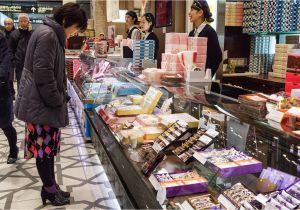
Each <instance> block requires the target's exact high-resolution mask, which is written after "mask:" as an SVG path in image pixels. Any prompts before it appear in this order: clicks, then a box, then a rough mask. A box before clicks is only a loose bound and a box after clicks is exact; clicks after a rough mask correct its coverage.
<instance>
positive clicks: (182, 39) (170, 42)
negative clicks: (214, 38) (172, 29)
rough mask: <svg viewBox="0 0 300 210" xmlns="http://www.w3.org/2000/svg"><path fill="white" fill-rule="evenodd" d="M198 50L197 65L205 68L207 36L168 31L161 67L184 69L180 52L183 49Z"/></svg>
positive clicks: (174, 69)
mask: <svg viewBox="0 0 300 210" xmlns="http://www.w3.org/2000/svg"><path fill="white" fill-rule="evenodd" d="M187 50H188V51H196V52H197V58H196V63H195V65H196V66H197V67H199V68H201V69H203V68H205V64H206V55H207V38H205V37H188V34H186V33H167V34H166V46H165V53H163V54H162V63H161V68H162V69H165V70H169V71H179V72H181V71H184V67H183V66H182V64H181V63H180V60H179V58H178V53H179V52H181V51H187Z"/></svg>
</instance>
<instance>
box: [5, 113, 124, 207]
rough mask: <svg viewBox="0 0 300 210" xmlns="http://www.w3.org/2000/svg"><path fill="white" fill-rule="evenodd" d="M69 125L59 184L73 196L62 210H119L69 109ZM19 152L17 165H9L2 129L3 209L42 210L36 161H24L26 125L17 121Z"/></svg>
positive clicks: (64, 135)
mask: <svg viewBox="0 0 300 210" xmlns="http://www.w3.org/2000/svg"><path fill="white" fill-rule="evenodd" d="M69 119H70V125H69V126H68V127H66V128H64V129H62V142H61V153H60V155H59V156H58V157H57V158H56V162H55V170H56V172H57V173H56V175H57V181H58V184H59V185H61V186H62V189H63V190H67V191H69V192H71V204H70V205H67V206H63V207H59V209H120V207H119V204H118V202H117V199H116V198H115V195H114V193H113V191H112V189H111V186H110V184H109V182H108V179H107V176H106V174H105V172H104V170H103V167H102V166H101V163H100V161H99V158H98V156H97V154H96V152H95V150H94V149H93V145H91V144H88V143H85V142H84V141H83V138H82V134H81V132H80V130H79V128H78V124H77V121H76V119H75V116H74V113H73V111H72V110H71V109H69ZM14 126H15V128H16V130H17V133H18V146H19V148H20V153H19V160H18V161H17V163H16V164H13V165H7V164H6V157H7V153H8V146H7V145H8V143H7V140H6V138H5V136H4V134H3V132H2V130H1V129H0V209H57V208H58V207H53V206H52V205H47V206H46V207H44V208H42V207H43V206H42V201H41V198H40V190H41V186H42V183H41V181H40V179H39V176H38V173H37V170H36V166H35V159H31V160H25V159H24V158H23V157H24V143H23V138H24V123H22V122H20V121H18V120H15V122H14Z"/></svg>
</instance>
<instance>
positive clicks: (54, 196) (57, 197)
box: [41, 187, 70, 206]
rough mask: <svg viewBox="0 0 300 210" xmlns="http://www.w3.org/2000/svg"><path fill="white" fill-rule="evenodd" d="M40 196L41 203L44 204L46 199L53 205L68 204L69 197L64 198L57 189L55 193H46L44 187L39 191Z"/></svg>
mask: <svg viewBox="0 0 300 210" xmlns="http://www.w3.org/2000/svg"><path fill="white" fill-rule="evenodd" d="M41 197H42V201H43V205H44V206H45V205H46V201H47V200H49V201H50V202H51V204H52V205H53V206H63V205H67V204H70V199H69V198H64V197H63V196H62V195H61V194H60V193H59V192H58V191H57V192H56V193H48V192H47V191H46V190H45V189H44V187H43V188H42V191H41Z"/></svg>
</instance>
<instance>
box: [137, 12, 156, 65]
mask: <svg viewBox="0 0 300 210" xmlns="http://www.w3.org/2000/svg"><path fill="white" fill-rule="evenodd" d="M154 25H155V18H154V16H153V15H152V14H151V13H145V14H144V15H143V16H142V19H141V23H140V26H141V29H142V31H143V32H144V33H145V36H144V37H143V39H144V40H154V41H155V53H154V59H157V53H158V50H159V40H158V38H157V36H156V34H155V33H154V32H153V27H154Z"/></svg>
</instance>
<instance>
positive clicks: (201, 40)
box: [188, 37, 207, 46]
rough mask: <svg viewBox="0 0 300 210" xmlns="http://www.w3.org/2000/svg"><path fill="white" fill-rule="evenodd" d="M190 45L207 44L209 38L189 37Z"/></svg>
mask: <svg viewBox="0 0 300 210" xmlns="http://www.w3.org/2000/svg"><path fill="white" fill-rule="evenodd" d="M188 45H192V46H207V38H206V37H189V38H188Z"/></svg>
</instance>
